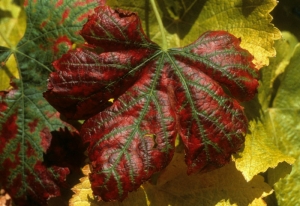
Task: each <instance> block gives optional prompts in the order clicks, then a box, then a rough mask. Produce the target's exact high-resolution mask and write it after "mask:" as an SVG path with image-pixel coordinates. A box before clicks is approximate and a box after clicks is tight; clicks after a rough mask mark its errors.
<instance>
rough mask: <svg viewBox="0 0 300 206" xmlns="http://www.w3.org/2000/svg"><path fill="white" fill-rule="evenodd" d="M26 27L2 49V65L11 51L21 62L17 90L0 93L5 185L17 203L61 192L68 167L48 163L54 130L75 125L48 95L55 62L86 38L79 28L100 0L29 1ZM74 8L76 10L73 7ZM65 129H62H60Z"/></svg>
mask: <svg viewBox="0 0 300 206" xmlns="http://www.w3.org/2000/svg"><path fill="white" fill-rule="evenodd" d="M24 4H25V11H26V15H27V28H26V32H25V35H24V37H23V38H22V39H21V41H20V42H19V43H18V44H17V45H16V46H13V47H10V48H7V47H1V48H0V60H1V66H7V65H6V64H7V60H8V59H9V58H10V56H11V55H13V56H14V58H15V61H16V62H17V64H16V65H17V68H13V69H16V70H18V73H19V75H20V77H19V79H12V81H11V86H12V89H10V90H8V91H1V92H0V153H1V156H0V174H1V175H0V184H1V185H2V186H3V187H4V188H5V189H6V191H8V192H9V194H10V195H11V196H12V198H13V200H14V202H15V204H17V205H37V204H41V205H43V204H45V203H46V200H47V199H49V198H50V197H53V196H58V195H59V194H60V189H59V187H60V186H63V182H64V180H65V178H66V175H67V174H68V173H69V169H68V168H66V167H58V166H55V165H53V166H51V165H50V166H49V165H46V164H45V163H44V162H43V154H45V153H46V152H47V150H48V148H49V146H50V144H51V139H52V132H59V131H61V130H65V129H64V127H67V128H69V129H68V130H69V131H71V133H72V134H76V133H77V132H76V131H75V129H74V128H73V127H71V126H70V125H67V124H66V123H64V122H62V121H61V120H60V118H59V113H58V112H57V111H56V110H55V109H54V108H53V107H51V106H50V105H49V104H48V103H47V101H45V100H44V99H43V96H42V92H43V91H44V90H45V89H46V80H47V78H48V75H49V73H50V71H51V70H52V66H51V62H52V61H53V60H54V59H56V58H58V57H60V55H61V54H62V53H64V52H66V51H67V50H68V49H70V48H71V46H72V43H73V42H77V43H80V42H82V38H81V37H79V38H78V37H77V35H76V34H77V32H78V30H79V29H80V28H81V27H82V25H83V23H85V21H84V20H85V17H86V16H87V15H88V13H89V11H90V9H91V8H92V7H95V6H96V5H98V3H97V2H96V1H88V0H87V1H77V0H76V1H75V0H74V1H73V0H72V1H48V0H41V1H31V0H29V1H25V3H24ZM71 8H72V9H71ZM60 128H61V129H60Z"/></svg>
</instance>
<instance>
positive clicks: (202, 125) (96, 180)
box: [45, 7, 258, 201]
mask: <svg viewBox="0 0 300 206" xmlns="http://www.w3.org/2000/svg"><path fill="white" fill-rule="evenodd" d="M95 11H96V13H95V14H94V15H93V16H91V17H90V18H89V21H88V23H87V24H86V25H85V26H84V27H83V29H82V32H81V34H82V36H83V37H84V38H85V40H86V41H87V42H88V43H89V44H90V46H89V48H90V49H77V50H76V51H71V52H68V53H67V54H65V55H63V57H62V58H61V59H59V60H58V61H56V62H55V63H54V66H55V68H56V70H57V71H56V72H53V73H51V76H50V79H49V84H48V91H47V92H46V93H45V97H46V99H47V100H48V101H49V102H50V103H51V104H52V105H54V106H55V107H56V108H57V109H58V111H60V112H62V113H64V114H66V115H67V116H68V117H71V118H77V119H80V118H89V117H90V118H89V119H88V120H87V121H86V122H85V123H84V125H83V128H82V130H81V135H82V136H83V138H84V139H85V141H87V142H90V146H89V158H90V160H91V167H92V173H91V174H90V180H91V185H92V189H93V191H94V194H95V195H99V196H101V198H102V199H103V200H105V201H108V200H116V199H117V200H123V199H124V198H125V197H126V196H127V193H128V192H129V191H133V190H135V189H137V188H138V187H139V186H140V185H141V184H142V183H143V182H144V181H146V180H147V179H149V178H150V177H151V175H152V174H154V173H155V172H157V171H160V170H162V169H163V168H164V167H166V165H167V164H168V163H169V162H170V160H171V158H172V156H173V153H174V142H175V138H176V136H177V135H180V136H181V139H182V141H183V143H184V145H185V152H186V157H185V161H186V163H187V165H188V173H192V172H195V171H209V170H212V169H215V168H218V167H221V166H223V165H224V164H226V163H227V162H228V161H229V160H230V156H231V154H232V153H234V152H236V151H237V150H238V149H240V147H241V146H242V143H243V142H244V135H245V133H246V131H247V120H246V117H245V115H244V113H243V108H242V107H241V106H240V104H239V102H238V101H237V100H236V99H239V100H249V99H251V98H252V97H253V96H254V94H255V92H256V87H257V84H258V83H257V80H256V79H255V78H257V71H256V70H255V68H254V65H253V63H252V60H253V57H252V56H251V55H250V54H249V53H248V52H247V51H245V50H243V49H241V48H240V47H239V44H240V40H239V39H237V38H236V37H234V36H232V35H231V34H229V33H227V32H224V31H218V32H206V33H204V34H203V35H202V36H201V37H199V38H198V39H197V40H196V41H195V42H194V43H193V44H190V45H188V46H186V47H183V48H178V49H169V50H167V51H164V50H161V49H160V48H159V47H158V46H157V45H156V44H155V43H153V42H151V41H150V40H149V39H148V38H147V37H146V36H145V35H144V33H143V30H142V28H141V24H140V21H139V18H138V17H137V15H136V14H135V13H131V12H128V11H123V10H119V9H117V10H112V9H110V8H109V7H98V8H97V9H96V10H95ZM99 51H102V52H100V54H99ZM224 88H226V90H227V91H228V93H227V94H226V93H225V92H224ZM233 97H234V98H236V99H234V98H233ZM111 98H114V99H115V101H114V103H113V104H112V106H109V103H108V100H109V99H111ZM102 110H103V111H102ZM98 112H100V113H98ZM97 113H98V114H97ZM92 115H94V116H92Z"/></svg>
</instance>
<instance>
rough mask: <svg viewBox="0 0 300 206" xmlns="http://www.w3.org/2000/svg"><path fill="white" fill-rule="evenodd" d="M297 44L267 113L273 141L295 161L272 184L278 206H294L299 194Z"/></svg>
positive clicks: (299, 88)
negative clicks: (287, 172) (284, 173)
mask: <svg viewBox="0 0 300 206" xmlns="http://www.w3.org/2000/svg"><path fill="white" fill-rule="evenodd" d="M299 55H300V45H299V44H297V46H296V47H295V50H294V53H293V56H292V58H291V60H290V62H289V64H288V65H287V67H286V69H285V72H284V73H283V77H282V79H281V83H280V85H279V88H278V91H277V93H276V96H275V98H274V102H273V105H272V107H271V108H269V111H268V113H267V114H268V124H267V128H268V129H269V131H270V132H272V134H273V136H274V142H276V145H277V147H278V148H280V150H281V151H282V152H283V153H285V154H287V155H291V156H292V157H294V158H295V159H296V161H295V164H294V165H293V169H292V172H291V174H290V175H288V176H286V177H285V178H283V179H281V180H280V181H279V182H278V183H276V184H275V191H276V197H277V200H278V203H279V204H280V205H297V204H299V203H300V202H299V199H298V198H297V195H298V192H299V185H298V183H299V179H300V174H299V161H300V160H299V155H300V154H299V151H300V150H299V138H300V129H299V121H300V118H299V110H300V104H299V101H300V95H299V94H300V84H299V68H300V61H299Z"/></svg>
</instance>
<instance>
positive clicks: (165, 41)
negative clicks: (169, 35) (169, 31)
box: [150, 0, 168, 51]
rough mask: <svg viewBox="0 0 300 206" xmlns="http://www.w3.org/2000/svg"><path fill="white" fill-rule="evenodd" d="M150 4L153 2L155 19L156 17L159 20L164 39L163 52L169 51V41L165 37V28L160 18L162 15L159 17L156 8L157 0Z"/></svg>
mask: <svg viewBox="0 0 300 206" xmlns="http://www.w3.org/2000/svg"><path fill="white" fill-rule="evenodd" d="M150 2H151V6H152V8H153V11H154V13H155V17H156V19H157V22H158V26H159V29H160V32H161V38H162V50H163V51H167V49H168V46H167V39H166V35H165V31H164V26H163V23H162V20H161V17H160V15H159V12H158V9H157V7H156V4H155V0H150Z"/></svg>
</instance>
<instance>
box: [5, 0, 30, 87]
mask: <svg viewBox="0 0 300 206" xmlns="http://www.w3.org/2000/svg"><path fill="white" fill-rule="evenodd" d="M0 12H1V15H0V45H1V46H6V47H9V48H11V49H13V48H14V47H16V45H17V44H18V42H19V40H20V39H21V38H22V36H23V35H24V32H25V27H26V18H25V11H24V9H23V8H21V6H18V5H16V4H15V3H14V2H12V1H10V0H3V1H1V2H0ZM2 61H4V60H1V59H0V62H2ZM12 77H14V78H18V77H19V74H18V70H17V68H16V61H15V58H14V56H13V55H12V56H10V57H9V58H8V59H7V61H6V64H3V63H2V64H0V79H1V81H0V91H1V90H5V89H8V88H9V86H10V84H9V83H10V79H11V78H12Z"/></svg>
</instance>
